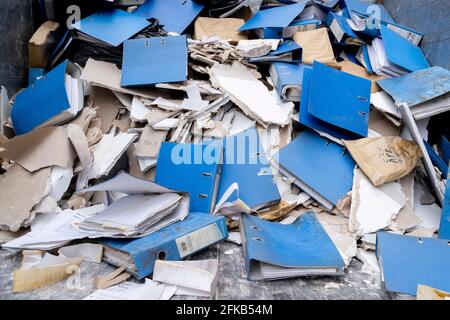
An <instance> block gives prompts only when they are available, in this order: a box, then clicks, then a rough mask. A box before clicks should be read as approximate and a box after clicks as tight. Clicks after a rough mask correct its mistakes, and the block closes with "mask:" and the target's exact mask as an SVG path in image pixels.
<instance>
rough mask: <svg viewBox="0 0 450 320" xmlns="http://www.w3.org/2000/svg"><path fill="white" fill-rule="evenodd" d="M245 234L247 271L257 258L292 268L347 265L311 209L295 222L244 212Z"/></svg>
mask: <svg viewBox="0 0 450 320" xmlns="http://www.w3.org/2000/svg"><path fill="white" fill-rule="evenodd" d="M240 228H241V233H243V234H244V237H243V244H242V245H243V248H244V258H245V265H246V269H247V273H248V275H249V276H250V275H251V270H250V269H251V267H252V262H253V261H259V262H265V263H268V264H271V265H276V266H282V267H291V268H295V267H297V268H301V267H305V268H312V267H314V268H320V267H334V268H343V267H344V261H343V260H342V257H341V255H340V253H339V251H338V250H337V248H336V246H335V245H334V243H333V241H332V240H331V239H330V237H329V236H328V234H327V232H326V231H325V229H324V228H323V227H322V225H321V223H320V222H319V220H317V218H316V215H315V214H314V213H313V212H308V213H305V214H303V215H301V216H300V217H299V218H298V219H297V220H296V221H295V222H294V223H293V224H291V225H283V224H280V223H276V222H268V221H266V220H263V219H260V218H257V217H254V216H251V215H247V214H242V215H241V226H240Z"/></svg>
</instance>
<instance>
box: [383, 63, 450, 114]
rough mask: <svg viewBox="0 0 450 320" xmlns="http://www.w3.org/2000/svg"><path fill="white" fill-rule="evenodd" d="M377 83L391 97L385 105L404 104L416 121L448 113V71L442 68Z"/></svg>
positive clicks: (449, 104) (449, 97)
mask: <svg viewBox="0 0 450 320" xmlns="http://www.w3.org/2000/svg"><path fill="white" fill-rule="evenodd" d="M377 83H378V85H379V86H380V87H381V88H382V89H383V90H384V91H385V92H386V93H387V94H388V95H389V96H390V97H391V98H392V100H389V99H388V100H387V101H386V103H388V104H389V105H397V106H398V105H400V104H402V103H406V104H407V105H408V106H409V108H410V109H411V114H412V115H413V116H414V118H415V119H417V120H420V119H424V118H428V117H431V116H434V115H437V114H441V113H444V112H446V111H449V110H450V71H448V70H446V69H443V68H441V67H433V68H428V69H424V70H419V71H416V72H413V73H411V74H408V75H405V76H403V77H398V78H391V79H385V80H380V81H377Z"/></svg>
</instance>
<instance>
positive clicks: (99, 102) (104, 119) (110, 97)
mask: <svg viewBox="0 0 450 320" xmlns="http://www.w3.org/2000/svg"><path fill="white" fill-rule="evenodd" d="M93 98H94V102H93V106H94V108H95V112H96V117H97V118H99V119H101V129H102V132H103V134H106V133H108V132H109V130H110V129H111V127H112V123H113V121H114V119H116V118H117V115H118V114H119V112H120V110H121V109H123V107H124V106H123V104H122V103H121V102H120V101H119V99H117V97H116V96H115V95H114V93H113V92H112V91H110V90H108V89H104V88H101V87H95V86H94V87H93Z"/></svg>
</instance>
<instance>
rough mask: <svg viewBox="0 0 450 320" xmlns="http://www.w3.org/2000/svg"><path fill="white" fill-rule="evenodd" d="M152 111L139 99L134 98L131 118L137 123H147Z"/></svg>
mask: <svg viewBox="0 0 450 320" xmlns="http://www.w3.org/2000/svg"><path fill="white" fill-rule="evenodd" d="M149 113H150V109H149V108H147V106H146V105H145V104H144V103H143V102H142V100H141V99H140V98H139V97H136V96H134V97H133V101H132V103H131V111H130V118H131V120H133V121H135V122H147V115H148V114H149Z"/></svg>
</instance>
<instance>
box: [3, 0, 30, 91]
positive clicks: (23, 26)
mask: <svg viewBox="0 0 450 320" xmlns="http://www.w3.org/2000/svg"><path fill="white" fill-rule="evenodd" d="M30 3H31V1H30V0H0V5H1V7H0V85H3V86H5V87H6V88H7V89H8V90H9V91H10V93H14V92H15V91H17V90H18V89H20V88H22V87H24V86H26V85H27V82H28V71H27V69H28V68H27V66H28V39H29V38H30V37H31V35H32V14H31V5H30Z"/></svg>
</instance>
